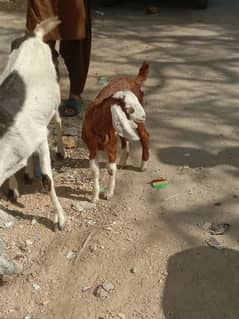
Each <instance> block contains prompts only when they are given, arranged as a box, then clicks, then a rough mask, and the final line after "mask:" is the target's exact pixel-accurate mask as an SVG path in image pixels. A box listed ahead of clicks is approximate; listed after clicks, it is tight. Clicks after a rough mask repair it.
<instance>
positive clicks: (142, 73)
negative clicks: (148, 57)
mask: <svg viewBox="0 0 239 319" xmlns="http://www.w3.org/2000/svg"><path fill="white" fill-rule="evenodd" d="M148 74H149V64H148V63H147V62H144V63H143V64H142V65H141V67H140V69H139V73H138V75H137V80H138V81H139V82H140V83H141V84H142V83H143V82H144V81H145V80H146V79H147V77H148Z"/></svg>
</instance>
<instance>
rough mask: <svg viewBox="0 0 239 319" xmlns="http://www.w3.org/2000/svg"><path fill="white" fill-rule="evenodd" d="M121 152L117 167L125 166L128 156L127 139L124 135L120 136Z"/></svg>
mask: <svg viewBox="0 0 239 319" xmlns="http://www.w3.org/2000/svg"><path fill="white" fill-rule="evenodd" d="M120 142H121V154H120V161H119V168H125V167H126V165H127V160H128V157H129V141H127V139H126V138H125V137H120Z"/></svg>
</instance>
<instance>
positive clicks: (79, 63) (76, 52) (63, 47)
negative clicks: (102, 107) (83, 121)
mask: <svg viewBox="0 0 239 319" xmlns="http://www.w3.org/2000/svg"><path fill="white" fill-rule="evenodd" d="M90 52H91V28H90V26H89V27H88V30H87V34H86V38H85V39H83V40H62V41H61V43H60V54H61V55H62V57H63V59H64V62H65V65H66V67H67V70H68V72H69V79H70V92H69V100H68V101H67V102H66V103H65V105H63V106H62V107H61V109H60V113H61V115H63V116H74V115H76V114H78V113H79V112H80V111H81V109H82V107H83V101H82V97H81V94H82V92H83V90H84V88H85V83H86V79H87V75H88V70H89V64H90Z"/></svg>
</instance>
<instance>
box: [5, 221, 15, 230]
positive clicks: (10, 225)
mask: <svg viewBox="0 0 239 319" xmlns="http://www.w3.org/2000/svg"><path fill="white" fill-rule="evenodd" d="M13 225H14V222H13V221H11V222H8V223H5V224H4V226H5V228H11V227H12V226H13Z"/></svg>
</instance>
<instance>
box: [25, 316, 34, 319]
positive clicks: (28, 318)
mask: <svg viewBox="0 0 239 319" xmlns="http://www.w3.org/2000/svg"><path fill="white" fill-rule="evenodd" d="M24 319H32V317H31V316H26V317H24Z"/></svg>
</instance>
